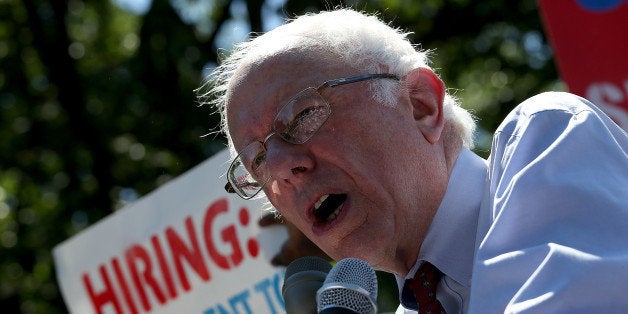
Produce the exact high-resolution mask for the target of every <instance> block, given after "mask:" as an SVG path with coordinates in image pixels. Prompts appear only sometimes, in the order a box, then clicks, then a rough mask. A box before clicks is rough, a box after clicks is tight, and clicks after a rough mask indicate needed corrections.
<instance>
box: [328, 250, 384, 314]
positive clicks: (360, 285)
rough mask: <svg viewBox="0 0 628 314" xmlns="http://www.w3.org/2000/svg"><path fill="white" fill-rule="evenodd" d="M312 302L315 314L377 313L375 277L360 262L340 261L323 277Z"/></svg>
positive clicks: (361, 261) (366, 265) (351, 259)
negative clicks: (327, 313)
mask: <svg viewBox="0 0 628 314" xmlns="http://www.w3.org/2000/svg"><path fill="white" fill-rule="evenodd" d="M316 300H317V304H318V311H319V313H320V312H322V311H324V310H326V309H332V308H343V309H348V310H350V311H352V313H353V312H355V313H360V314H366V313H368V314H372V313H377V274H376V273H375V270H374V269H373V267H371V265H369V264H368V263H367V262H365V261H363V260H361V259H357V258H345V259H343V260H340V261H339V262H338V263H337V264H336V265H335V266H334V267H333V268H332V269H331V271H330V272H329V275H327V278H326V279H325V282H324V283H323V286H322V287H321V288H320V289H319V290H318V293H317V295H316Z"/></svg>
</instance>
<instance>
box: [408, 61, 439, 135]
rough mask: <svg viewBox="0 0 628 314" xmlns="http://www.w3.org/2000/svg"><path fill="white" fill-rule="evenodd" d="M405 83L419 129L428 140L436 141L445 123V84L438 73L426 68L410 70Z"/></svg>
mask: <svg viewBox="0 0 628 314" xmlns="http://www.w3.org/2000/svg"><path fill="white" fill-rule="evenodd" d="M405 84H406V88H407V92H408V96H409V98H410V102H411V104H412V110H413V114H414V120H415V121H416V123H417V126H418V128H419V130H420V131H421V133H422V134H423V136H424V137H425V139H426V140H427V141H428V142H430V143H432V144H434V143H436V142H437V141H438V140H439V139H440V136H441V133H442V131H443V127H444V125H445V119H444V117H443V102H444V99H445V84H444V83H443V81H442V80H441V79H440V78H439V77H438V76H437V75H436V73H434V72H433V71H432V70H430V69H426V68H417V69H414V70H412V71H410V72H409V73H408V74H407V75H406V76H405Z"/></svg>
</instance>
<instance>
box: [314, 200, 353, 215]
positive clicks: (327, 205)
mask: <svg viewBox="0 0 628 314" xmlns="http://www.w3.org/2000/svg"><path fill="white" fill-rule="evenodd" d="M346 199H347V194H330V195H329V197H328V198H327V199H326V200H325V201H324V202H323V204H321V206H320V207H319V208H318V210H316V211H315V212H314V215H315V216H316V218H318V219H320V220H323V221H326V220H327V217H329V215H331V214H332V213H333V212H334V211H335V210H336V209H337V208H338V206H340V205H341V204H342V203H343V202H344V201H345V200H346Z"/></svg>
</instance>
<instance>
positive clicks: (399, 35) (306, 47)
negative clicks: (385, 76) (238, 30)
mask: <svg viewBox="0 0 628 314" xmlns="http://www.w3.org/2000/svg"><path fill="white" fill-rule="evenodd" d="M407 36H408V33H405V32H402V31H401V30H399V29H397V28H393V27H391V26H389V25H387V24H386V23H384V22H382V21H381V20H380V19H379V18H378V17H377V16H375V15H369V14H365V13H361V12H357V11H354V10H351V9H338V10H333V11H324V12H320V13H316V14H306V15H303V16H300V17H297V18H295V19H293V20H291V21H289V22H288V23H286V24H284V25H282V26H279V27H277V28H275V29H274V30H272V31H270V32H268V33H265V34H263V35H261V36H258V37H256V38H254V39H252V40H250V41H247V42H243V43H240V44H237V45H236V46H235V48H234V50H233V51H232V52H231V54H230V55H228V56H227V57H226V58H225V59H224V60H223V61H222V63H221V65H219V66H218V67H217V68H216V69H215V70H214V72H213V73H212V74H211V75H210V76H208V78H207V79H206V82H205V83H204V84H203V86H201V88H199V90H198V92H199V101H200V102H201V104H210V105H214V106H215V107H216V108H217V110H218V111H219V112H220V113H221V117H222V124H221V128H222V131H224V132H225V134H226V135H227V139H228V141H229V147H230V149H231V150H232V152H233V147H232V144H231V138H230V135H229V130H228V125H227V120H226V104H227V101H228V99H227V97H228V95H227V91H228V87H229V83H230V80H231V78H232V76H233V74H234V73H235V71H236V70H237V69H238V68H239V67H240V66H241V65H243V64H247V63H250V62H255V61H260V60H262V59H264V58H265V57H268V56H272V55H273V54H277V53H279V52H285V51H289V50H294V51H309V52H311V51H321V52H324V53H327V54H331V55H333V56H335V57H338V58H340V61H342V62H344V63H345V64H346V65H349V66H351V67H353V68H355V69H357V70H362V71H365V73H391V74H395V75H397V76H398V77H403V76H404V75H406V74H407V73H408V72H410V71H412V70H414V69H416V68H428V69H431V68H430V67H429V65H428V63H429V58H428V52H427V51H424V50H421V49H418V48H417V47H415V46H414V45H412V44H411V43H410V41H409V40H408V38H407ZM370 84H371V89H372V94H373V99H374V100H376V101H377V102H379V103H382V104H392V105H394V104H395V103H396V102H395V96H396V86H398V84H393V83H391V81H390V80H374V81H371V82H370ZM443 111H444V117H445V120H447V121H450V123H451V124H452V125H453V126H454V130H455V132H456V133H457V135H458V136H459V137H460V138H461V139H462V142H463V145H464V146H465V147H468V148H471V147H473V133H474V131H475V121H474V119H473V117H472V115H471V114H470V113H469V112H468V111H466V110H464V109H463V108H461V107H460V105H459V104H458V102H457V100H456V98H455V97H453V96H452V95H450V94H449V93H446V94H445V101H444V105H443Z"/></svg>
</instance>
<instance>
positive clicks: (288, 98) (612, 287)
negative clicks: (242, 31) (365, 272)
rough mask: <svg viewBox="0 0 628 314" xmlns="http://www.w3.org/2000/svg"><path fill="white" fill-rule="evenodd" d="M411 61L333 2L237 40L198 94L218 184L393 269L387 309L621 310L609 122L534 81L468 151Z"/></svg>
mask: <svg viewBox="0 0 628 314" xmlns="http://www.w3.org/2000/svg"><path fill="white" fill-rule="evenodd" d="M428 61H429V60H428V57H427V55H426V53H425V52H424V51H420V50H417V49H415V47H414V46H413V45H412V44H411V43H410V42H409V41H408V39H407V38H406V34H405V33H403V32H401V31H399V30H397V29H394V28H392V27H390V26H389V25H387V24H386V23H383V22H382V21H380V20H379V19H378V18H377V17H376V16H373V15H368V14H364V13H360V12H356V11H353V10H350V9H338V10H334V11H329V12H321V13H318V14H309V15H305V16H301V17H298V18H296V19H294V20H292V21H290V22H289V23H287V24H285V25H283V26H280V27H278V28H276V29H274V30H273V31H270V32H268V33H266V34H263V35H261V36H258V37H256V38H254V39H252V40H250V41H248V42H244V43H241V44H239V45H237V47H236V48H235V50H234V51H233V52H232V53H231V54H230V55H229V56H228V57H227V58H226V59H225V60H224V61H223V63H222V64H221V65H220V66H219V67H218V68H217V69H216V70H215V72H214V73H213V74H212V75H211V76H210V77H209V79H208V81H207V83H206V85H205V86H203V88H202V92H201V95H200V97H201V99H202V100H203V101H205V102H207V103H210V104H211V105H215V106H217V108H218V109H219V110H220V112H221V113H222V118H223V130H224V132H225V133H226V135H227V137H228V140H229V146H230V149H231V151H232V153H233V160H232V163H231V166H230V168H229V172H228V181H229V190H231V191H234V192H236V193H237V194H238V195H240V196H241V197H243V198H245V199H249V198H253V197H266V198H267V199H268V200H269V201H270V203H271V204H272V205H273V207H274V208H275V209H276V210H277V211H278V212H279V213H280V214H281V215H282V216H283V217H285V219H287V220H288V221H290V222H291V223H293V224H294V225H295V226H296V227H298V228H299V229H300V230H301V231H302V232H303V233H304V234H305V235H306V236H307V237H308V238H309V239H311V240H312V241H313V242H314V243H315V244H316V245H317V246H319V247H320V248H321V249H322V250H324V251H325V252H326V253H327V254H328V255H329V256H330V257H332V258H333V259H336V260H339V259H343V258H347V257H356V258H360V259H363V260H365V261H367V262H368V263H370V264H371V265H373V266H374V267H375V268H377V269H380V270H383V271H387V272H391V273H393V274H395V276H396V277H397V281H398V284H399V292H400V300H401V305H400V307H399V309H398V311H397V312H398V313H404V312H405V313H413V312H415V311H416V312H419V313H428V312H431V313H442V312H446V313H504V312H507V313H626V312H628V294H627V293H628V292H627V291H628V152H627V151H628V137H627V135H626V133H625V132H624V131H622V130H621V129H620V128H619V127H618V126H617V125H615V124H614V123H613V122H612V121H611V120H610V119H609V118H608V117H607V116H605V115H604V114H603V113H602V112H601V111H600V110H599V109H597V108H596V107H595V106H594V105H592V104H591V103H590V102H588V101H587V100H585V99H583V98H580V97H577V96H575V95H571V94H568V93H558V92H553V93H544V94H540V95H536V96H534V97H531V98H530V99H528V100H526V101H525V102H523V103H522V104H520V105H519V106H518V107H517V108H516V109H515V110H514V111H513V112H511V113H510V114H509V115H508V116H507V117H506V119H505V120H504V121H503V122H502V124H501V125H500V126H499V128H498V129H497V131H496V132H495V135H494V140H493V146H492V150H491V155H490V157H489V158H488V160H484V159H482V158H480V157H479V156H477V155H476V154H474V153H473V152H472V151H471V150H470V149H471V148H472V145H473V141H472V138H473V132H474V120H473V118H472V117H471V115H470V114H469V113H468V112H467V111H465V110H464V109H462V108H461V107H460V106H459V104H458V102H457V100H456V99H455V98H454V97H452V96H451V95H449V94H448V93H447V89H446V87H445V85H444V84H443V82H442V81H441V79H440V78H439V77H438V75H437V74H435V73H434V71H433V70H432V69H431V68H430V67H429V66H428V63H429V62H428ZM425 290H431V291H428V292H427V293H425Z"/></svg>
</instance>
